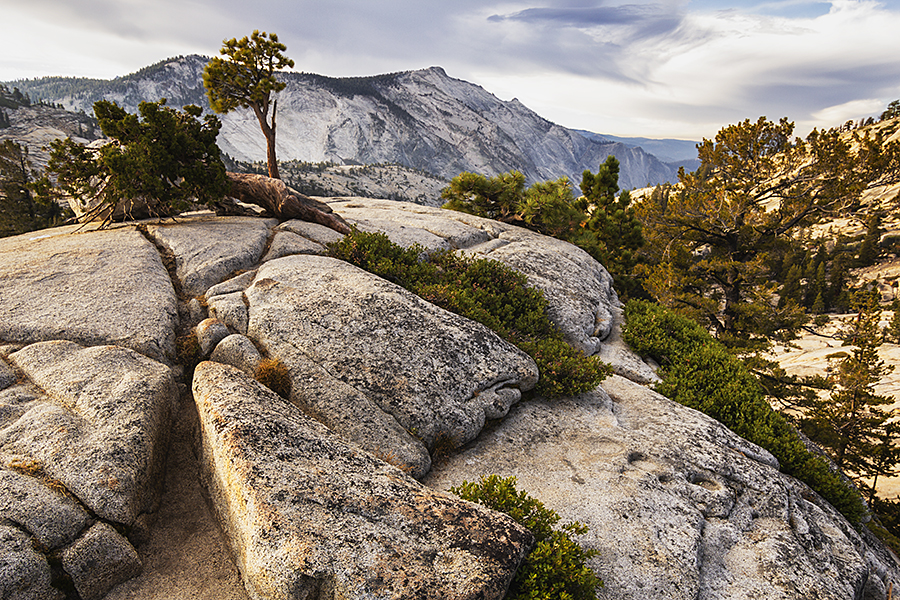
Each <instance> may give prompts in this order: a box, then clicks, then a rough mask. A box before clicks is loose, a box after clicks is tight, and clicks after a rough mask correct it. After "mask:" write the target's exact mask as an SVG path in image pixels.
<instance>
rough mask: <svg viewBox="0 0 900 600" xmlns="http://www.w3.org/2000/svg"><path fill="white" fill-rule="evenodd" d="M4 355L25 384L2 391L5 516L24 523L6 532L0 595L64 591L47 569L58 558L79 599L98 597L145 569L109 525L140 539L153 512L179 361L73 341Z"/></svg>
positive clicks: (0, 543)
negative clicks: (163, 361) (174, 368)
mask: <svg viewBox="0 0 900 600" xmlns="http://www.w3.org/2000/svg"><path fill="white" fill-rule="evenodd" d="M8 360H9V361H10V362H11V364H12V365H13V366H15V367H16V368H17V369H18V370H19V371H20V372H21V373H22V374H23V375H22V378H23V382H22V383H17V384H15V385H12V386H10V387H7V388H6V389H4V390H2V391H0V522H2V523H4V524H14V525H15V527H16V533H11V532H7V533H8V534H4V535H2V536H0V538H2V539H0V590H2V591H3V593H2V594H0V596H2V597H4V598H7V597H9V598H19V597H22V598H32V597H33V598H56V597H62V594H61V593H60V592H59V586H58V585H56V584H57V577H58V576H57V575H54V574H53V573H52V570H51V569H50V568H49V564H50V559H49V557H59V556H61V557H62V561H61V563H60V564H61V568H62V570H63V571H64V572H65V573H66V575H67V576H68V577H69V578H70V579H71V580H72V581H74V585H75V587H76V588H77V589H78V591H79V593H80V596H81V597H82V598H83V599H85V600H88V599H97V598H100V597H102V596H103V595H104V594H106V593H107V592H108V591H109V590H110V589H111V588H112V587H113V586H115V585H117V584H119V583H122V582H123V581H126V580H128V579H130V578H131V577H133V576H134V575H136V574H137V573H138V572H139V571H140V560H139V558H138V555H137V553H136V551H135V549H134V548H133V547H132V545H131V542H130V541H129V540H128V539H126V538H125V537H123V536H122V535H120V534H119V533H117V532H116V531H115V530H114V529H112V527H110V525H109V524H114V525H115V526H116V527H119V528H120V529H121V530H122V531H124V532H127V533H128V534H129V536H131V537H132V539H134V540H140V539H141V538H142V536H143V535H144V534H145V532H146V528H147V525H148V523H147V521H148V516H149V515H151V514H152V513H154V512H155V511H156V508H157V503H158V502H159V497H160V493H161V489H160V483H161V476H162V473H163V469H164V466H165V457H166V452H167V450H168V438H169V430H170V429H171V426H172V417H173V415H174V411H175V409H176V407H177V404H178V396H179V392H178V388H177V386H176V384H175V380H174V378H173V376H172V372H171V369H170V368H169V367H167V366H166V365H164V364H161V363H159V362H157V361H154V360H152V359H150V358H147V357H145V356H142V355H140V354H138V353H137V352H135V351H133V350H130V349H127V348H123V347H119V346H93V347H85V346H81V345H79V344H76V343H74V342H68V341H51V342H38V343H35V344H31V345H28V346H25V347H24V348H23V349H21V350H19V351H17V352H14V353H12V354H10V355H9V357H8ZM98 520H99V522H98ZM22 536H24V537H25V539H26V540H29V539H30V540H31V541H30V542H29V544H30V545H31V546H32V548H31V549H30V550H29V549H25V548H23V546H22V544H21V538H22ZM7 558H8V559H9V560H10V561H12V562H7ZM7 566H9V568H10V569H11V570H10V571H7V569H6V567H7ZM16 589H19V591H20V592H21V593H22V594H23V595H17V594H18V593H19V592H15V591H13V590H16ZM22 590H36V591H34V593H33V595H32V592H30V591H28V592H26V591H22Z"/></svg>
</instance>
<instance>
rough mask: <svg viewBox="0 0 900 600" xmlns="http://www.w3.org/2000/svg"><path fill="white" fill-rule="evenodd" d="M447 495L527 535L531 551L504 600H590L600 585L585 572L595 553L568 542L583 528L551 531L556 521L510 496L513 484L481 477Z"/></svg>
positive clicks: (536, 504)
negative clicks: (502, 517)
mask: <svg viewBox="0 0 900 600" xmlns="http://www.w3.org/2000/svg"><path fill="white" fill-rule="evenodd" d="M450 491H451V492H453V493H454V494H456V495H457V496H459V497H460V498H462V499H464V500H468V501H470V502H475V503H477V504H481V505H482V506H487V507H488V508H490V509H493V510H496V511H499V512H503V513H506V514H508V515H509V516H510V517H512V518H513V520H514V521H516V522H517V523H519V524H520V525H522V526H523V527H525V528H527V529H528V530H529V531H531V533H532V535H534V541H535V545H534V548H533V549H532V550H531V553H530V554H529V555H528V556H527V557H525V560H524V561H523V563H522V565H521V567H519V570H518V571H517V572H516V576H515V579H513V582H512V585H511V586H510V590H509V593H508V594H507V596H506V597H507V598H509V599H510V600H547V599H550V598H552V599H556V598H560V599H566V600H569V599H571V600H593V599H595V598H596V597H597V588H599V587H601V586H602V585H603V582H602V581H601V580H600V578H599V577H597V576H596V575H595V574H594V572H593V571H591V569H590V568H588V566H587V564H586V563H587V561H588V560H589V559H591V558H592V557H594V556H597V554H599V552H598V551H597V550H591V549H585V548H582V547H581V545H580V544H578V543H577V542H575V540H573V539H572V536H573V535H584V534H585V533H587V532H588V528H587V526H585V525H583V524H581V523H579V522H577V521H575V522H572V523H566V524H564V525H563V526H562V527H561V529H554V526H555V525H556V524H557V523H559V520H560V517H559V515H558V514H557V513H556V512H554V511H552V510H550V509H548V508H546V507H544V505H543V504H542V503H541V502H540V501H539V500H536V499H534V498H532V497H531V496H529V495H528V494H527V493H525V492H524V491H523V492H520V491H518V490H516V478H515V477H508V478H506V479H501V478H500V477H499V476H497V475H489V476H487V477H482V478H481V481H480V483H469V482H467V481H464V482H463V483H462V485H460V486H459V487H455V488H451V489H450Z"/></svg>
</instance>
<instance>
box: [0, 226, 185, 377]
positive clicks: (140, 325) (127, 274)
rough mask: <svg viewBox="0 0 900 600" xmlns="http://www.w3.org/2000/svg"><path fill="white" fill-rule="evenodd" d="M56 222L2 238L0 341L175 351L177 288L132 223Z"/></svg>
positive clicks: (158, 355) (162, 355)
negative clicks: (106, 227) (105, 226)
mask: <svg viewBox="0 0 900 600" xmlns="http://www.w3.org/2000/svg"><path fill="white" fill-rule="evenodd" d="M76 229H77V228H76V227H75V226H71V227H62V228H58V229H49V230H46V231H39V232H34V233H31V234H25V235H20V236H15V237H10V238H3V239H0V340H5V341H7V342H22V343H33V342H39V341H45V340H70V341H73V342H78V343H81V344H87V345H98V344H116V345H119V346H124V347H126V348H131V349H132V350H136V351H137V352H140V353H141V354H145V355H147V356H149V357H151V358H155V359H157V360H162V361H164V362H165V361H171V360H174V358H175V326H176V324H177V318H178V313H177V305H176V298H175V291H174V288H173V287H172V282H171V280H170V279H169V275H168V273H167V272H166V269H165V268H164V267H163V264H162V261H161V259H160V256H159V253H158V252H157V250H156V248H155V247H154V246H153V244H151V243H150V242H148V241H147V240H146V239H145V238H144V236H142V235H141V234H140V233H139V232H137V231H135V229H134V228H133V227H131V228H117V229H113V230H110V231H85V232H76Z"/></svg>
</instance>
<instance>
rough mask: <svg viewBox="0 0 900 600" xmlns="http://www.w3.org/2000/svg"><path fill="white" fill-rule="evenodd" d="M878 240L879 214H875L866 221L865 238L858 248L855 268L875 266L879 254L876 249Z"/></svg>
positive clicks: (878, 249)
mask: <svg viewBox="0 0 900 600" xmlns="http://www.w3.org/2000/svg"><path fill="white" fill-rule="evenodd" d="M880 240H881V213H878V212H876V213H873V214H872V215H871V216H870V217H869V218H868V220H867V221H866V237H865V238H863V241H862V245H861V246H860V247H859V255H858V256H857V258H856V266H858V267H868V266H871V265H874V264H875V262H876V261H877V260H878V255H879V253H880V248H879V247H878V242H879V241H880Z"/></svg>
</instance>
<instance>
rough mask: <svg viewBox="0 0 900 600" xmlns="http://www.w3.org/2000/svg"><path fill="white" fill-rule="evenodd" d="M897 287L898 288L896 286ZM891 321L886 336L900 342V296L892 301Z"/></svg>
mask: <svg viewBox="0 0 900 600" xmlns="http://www.w3.org/2000/svg"><path fill="white" fill-rule="evenodd" d="M895 289H896V288H895ZM891 311H892V313H893V315H892V316H891V323H890V325H888V328H887V331H886V332H885V337H886V338H887V340H888V341H889V342H892V343H894V344H900V298H894V300H893V302H891Z"/></svg>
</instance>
